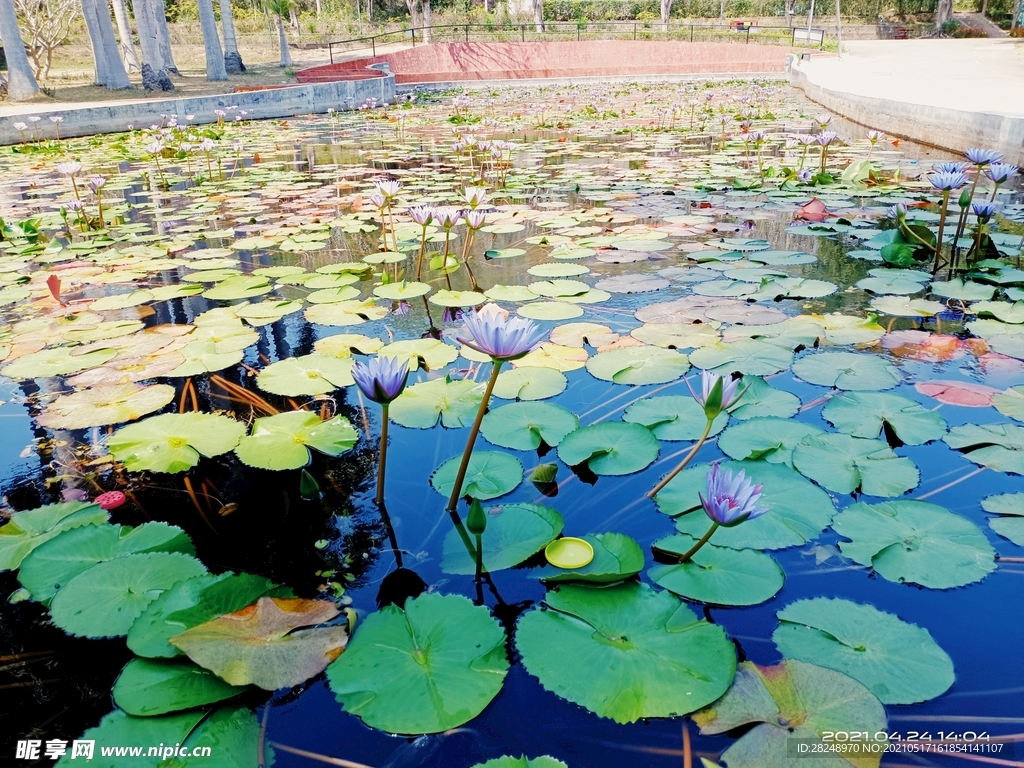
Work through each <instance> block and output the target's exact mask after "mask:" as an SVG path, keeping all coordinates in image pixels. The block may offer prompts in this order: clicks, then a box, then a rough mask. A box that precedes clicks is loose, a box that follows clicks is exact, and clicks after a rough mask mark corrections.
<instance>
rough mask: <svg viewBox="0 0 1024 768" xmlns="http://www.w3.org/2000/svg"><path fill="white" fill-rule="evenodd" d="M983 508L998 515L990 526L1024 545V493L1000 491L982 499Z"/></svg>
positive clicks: (1001, 534)
mask: <svg viewBox="0 0 1024 768" xmlns="http://www.w3.org/2000/svg"><path fill="white" fill-rule="evenodd" d="M981 508H982V509H984V510H985V511H986V512H990V513H991V514H993V515H997V517H990V518H989V519H988V526H989V528H991V529H992V530H993V531H995V532H996V533H998V534H999V535H1000V536H1002V537H1003V538H1006V539H1009V540H1010V541H1012V542H1013V543H1014V544H1016V545H1017V546H1018V547H1024V493H1000V494H997V495H995V496H988V497H986V498H984V499H982V501H981Z"/></svg>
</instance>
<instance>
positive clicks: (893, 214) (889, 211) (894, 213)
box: [885, 203, 907, 221]
mask: <svg viewBox="0 0 1024 768" xmlns="http://www.w3.org/2000/svg"><path fill="white" fill-rule="evenodd" d="M885 215H886V217H887V218H890V219H896V220H897V221H900V220H901V219H905V218H906V217H907V206H906V205H904V204H903V203H896V205H890V206H889V207H888V208H886V209H885Z"/></svg>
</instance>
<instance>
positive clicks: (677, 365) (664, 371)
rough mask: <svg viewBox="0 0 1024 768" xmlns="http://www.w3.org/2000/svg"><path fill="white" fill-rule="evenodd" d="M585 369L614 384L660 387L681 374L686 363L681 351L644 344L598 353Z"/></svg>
mask: <svg viewBox="0 0 1024 768" xmlns="http://www.w3.org/2000/svg"><path fill="white" fill-rule="evenodd" d="M587 370H588V371H590V373H591V375H593V376H595V377H596V378H598V379H602V380H603V381H611V382H614V383H616V384H632V385H640V384H664V383H665V382H668V381H675V380H676V379H678V378H679V377H681V376H682V375H683V374H685V373H686V372H687V371H688V370H690V364H689V363H688V362H687V357H686V355H684V354H682V353H681V352H676V351H675V350H673V349H664V348H662V347H652V346H646V345H644V346H638V347H622V348H620V349H612V350H609V351H607V352H598V353H597V354H596V355H594V356H593V357H591V358H590V359H589V360H587Z"/></svg>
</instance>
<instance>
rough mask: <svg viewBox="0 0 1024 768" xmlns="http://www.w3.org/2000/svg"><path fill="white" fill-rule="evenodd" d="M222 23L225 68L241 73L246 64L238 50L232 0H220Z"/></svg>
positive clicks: (230, 72)
mask: <svg viewBox="0 0 1024 768" xmlns="http://www.w3.org/2000/svg"><path fill="white" fill-rule="evenodd" d="M220 25H221V27H222V28H223V29H224V69H225V70H226V71H227V73H228V74H229V75H238V74H241V73H242V72H245V64H243V63H242V55H241V54H240V53H239V52H238V38H237V37H236V36H235V16H234V14H233V13H232V12H231V0H220Z"/></svg>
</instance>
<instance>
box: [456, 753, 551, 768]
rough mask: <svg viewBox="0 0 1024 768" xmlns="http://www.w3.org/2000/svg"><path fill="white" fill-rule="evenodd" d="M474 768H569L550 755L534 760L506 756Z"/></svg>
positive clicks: (521, 756) (522, 756)
mask: <svg viewBox="0 0 1024 768" xmlns="http://www.w3.org/2000/svg"><path fill="white" fill-rule="evenodd" d="M473 768H569V766H567V765H566V764H565V763H563V762H562V761H561V760H555V758H553V757H549V756H548V755H541V756H540V757H534V758H532V759H530V758H527V757H526V755H520V756H519V757H511V756H509V755H505V756H504V757H496V758H494V759H493V760H488V761H487V762H486V763H477V764H476V765H474V766H473Z"/></svg>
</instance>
